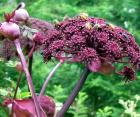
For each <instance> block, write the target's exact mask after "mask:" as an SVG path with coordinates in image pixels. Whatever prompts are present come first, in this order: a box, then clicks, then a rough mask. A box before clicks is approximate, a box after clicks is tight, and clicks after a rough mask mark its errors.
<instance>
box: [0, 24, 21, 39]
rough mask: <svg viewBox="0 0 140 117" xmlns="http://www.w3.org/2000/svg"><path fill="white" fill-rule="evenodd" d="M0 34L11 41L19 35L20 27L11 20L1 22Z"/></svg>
mask: <svg viewBox="0 0 140 117" xmlns="http://www.w3.org/2000/svg"><path fill="white" fill-rule="evenodd" d="M0 34H1V35H3V36H4V37H6V38H9V39H10V40H12V41H13V40H15V39H16V38H18V37H19V36H20V28H19V26H18V25H17V24H15V23H13V22H3V23H1V26H0Z"/></svg>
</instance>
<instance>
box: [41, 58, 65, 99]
mask: <svg viewBox="0 0 140 117" xmlns="http://www.w3.org/2000/svg"><path fill="white" fill-rule="evenodd" d="M61 64H62V62H61V61H60V62H59V63H58V64H57V65H56V66H55V67H54V68H53V70H52V71H51V72H50V73H49V76H48V77H47V78H46V81H45V82H44V84H43V86H42V89H41V91H40V95H39V99H40V97H41V96H42V95H44V93H45V90H46V87H47V85H48V83H49V81H50V79H51V78H52V76H53V75H54V73H55V71H56V70H57V69H58V68H59V67H60V65H61Z"/></svg>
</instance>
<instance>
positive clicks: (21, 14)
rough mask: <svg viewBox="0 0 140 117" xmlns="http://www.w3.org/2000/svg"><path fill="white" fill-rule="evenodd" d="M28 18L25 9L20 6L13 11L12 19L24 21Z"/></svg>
mask: <svg viewBox="0 0 140 117" xmlns="http://www.w3.org/2000/svg"><path fill="white" fill-rule="evenodd" d="M28 19H29V14H28V12H27V10H26V9H23V8H20V9H18V10H16V11H15V15H14V20H15V21H22V22H26V21H27V20H28Z"/></svg>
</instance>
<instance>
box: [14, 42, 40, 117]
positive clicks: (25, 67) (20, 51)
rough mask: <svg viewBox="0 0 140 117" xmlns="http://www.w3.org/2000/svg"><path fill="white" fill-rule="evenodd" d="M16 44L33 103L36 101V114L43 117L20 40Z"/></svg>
mask: <svg viewBox="0 0 140 117" xmlns="http://www.w3.org/2000/svg"><path fill="white" fill-rule="evenodd" d="M14 44H15V46H16V49H17V52H18V55H19V57H20V60H21V63H22V67H23V70H24V72H25V75H26V78H27V82H28V85H29V89H30V92H31V95H32V97H33V101H34V104H35V108H36V112H37V117H41V113H40V105H39V102H38V100H37V96H36V94H35V90H34V86H33V83H32V79H31V75H30V73H29V70H28V67H27V63H26V59H25V57H24V55H23V52H22V50H21V46H20V41H19V39H16V40H15V41H14Z"/></svg>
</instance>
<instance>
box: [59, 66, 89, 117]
mask: <svg viewBox="0 0 140 117" xmlns="http://www.w3.org/2000/svg"><path fill="white" fill-rule="evenodd" d="M89 73H90V71H89V69H88V68H87V67H86V68H85V69H84V71H83V73H82V75H81V78H80V80H79V81H78V82H77V84H76V86H75V88H74V89H73V91H72V93H71V94H70V96H69V97H68V99H67V101H66V102H65V103H64V105H63V107H62V108H61V110H60V111H59V112H58V113H57V114H56V117H63V116H64V114H65V112H66V111H67V110H68V109H69V107H70V105H71V104H72V103H73V101H74V99H75V97H76V96H77V95H78V93H79V91H80V90H81V88H82V86H83V85H84V83H85V81H86V79H87V77H88V75H89Z"/></svg>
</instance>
